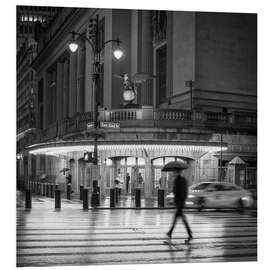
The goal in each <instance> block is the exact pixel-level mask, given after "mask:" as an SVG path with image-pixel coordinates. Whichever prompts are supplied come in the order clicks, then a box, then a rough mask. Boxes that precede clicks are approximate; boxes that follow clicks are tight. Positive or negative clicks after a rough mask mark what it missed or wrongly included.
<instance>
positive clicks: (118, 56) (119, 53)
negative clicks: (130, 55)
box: [113, 48, 124, 60]
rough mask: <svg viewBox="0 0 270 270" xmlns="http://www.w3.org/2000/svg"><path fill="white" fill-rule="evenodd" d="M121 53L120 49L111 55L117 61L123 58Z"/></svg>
mask: <svg viewBox="0 0 270 270" xmlns="http://www.w3.org/2000/svg"><path fill="white" fill-rule="evenodd" d="M123 54H124V53H123V51H122V50H121V49H120V48H117V49H115V50H114V52H113V55H114V57H115V58H116V59H117V60H119V59H120V58H121V57H122V56H123Z"/></svg>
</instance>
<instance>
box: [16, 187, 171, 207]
mask: <svg viewBox="0 0 270 270" xmlns="http://www.w3.org/2000/svg"><path fill="white" fill-rule="evenodd" d="M24 200H25V195H24V193H23V192H22V191H18V190H17V207H24V205H25V201H24ZM37 204H38V205H39V207H43V206H42V204H44V207H45V204H46V208H48V207H54V198H49V197H46V196H41V195H37V194H32V208H33V207H34V205H37ZM61 204H62V207H66V205H68V206H69V207H71V206H72V207H76V208H78V207H79V208H82V201H80V196H79V194H76V193H72V196H71V200H67V199H66V194H65V193H62V194H61ZM89 208H92V207H91V197H90V196H89ZM95 208H99V209H113V208H111V207H110V198H109V197H106V198H105V200H101V201H100V206H98V207H95ZM114 208H115V209H123V208H130V209H162V208H158V207H157V199H156V198H147V199H145V198H143V199H141V207H140V208H138V207H135V197H134V196H132V197H131V196H121V199H120V201H119V202H118V203H117V204H115V207H114ZM173 208H174V207H173V206H167V207H166V209H173Z"/></svg>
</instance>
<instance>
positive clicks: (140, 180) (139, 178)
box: [138, 172, 143, 188]
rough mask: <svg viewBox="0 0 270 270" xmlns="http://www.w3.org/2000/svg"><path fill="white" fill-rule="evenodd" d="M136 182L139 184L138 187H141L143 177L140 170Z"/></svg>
mask: <svg viewBox="0 0 270 270" xmlns="http://www.w3.org/2000/svg"><path fill="white" fill-rule="evenodd" d="M138 184H139V188H143V177H142V174H141V173H140V172H139V175H138Z"/></svg>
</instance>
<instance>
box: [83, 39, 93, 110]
mask: <svg viewBox="0 0 270 270" xmlns="http://www.w3.org/2000/svg"><path fill="white" fill-rule="evenodd" d="M92 61H93V58H92V53H91V46H90V44H88V42H86V43H85V71H84V74H85V76H84V78H85V80H84V82H85V83H84V87H85V88H84V89H85V98H84V108H85V111H86V112H90V111H92V110H93V104H92V100H93V93H92V76H91V73H92Z"/></svg>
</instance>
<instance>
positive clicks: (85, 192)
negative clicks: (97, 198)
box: [83, 189, 89, 209]
mask: <svg viewBox="0 0 270 270" xmlns="http://www.w3.org/2000/svg"><path fill="white" fill-rule="evenodd" d="M88 207H89V202H88V189H84V190H83V209H88Z"/></svg>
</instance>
